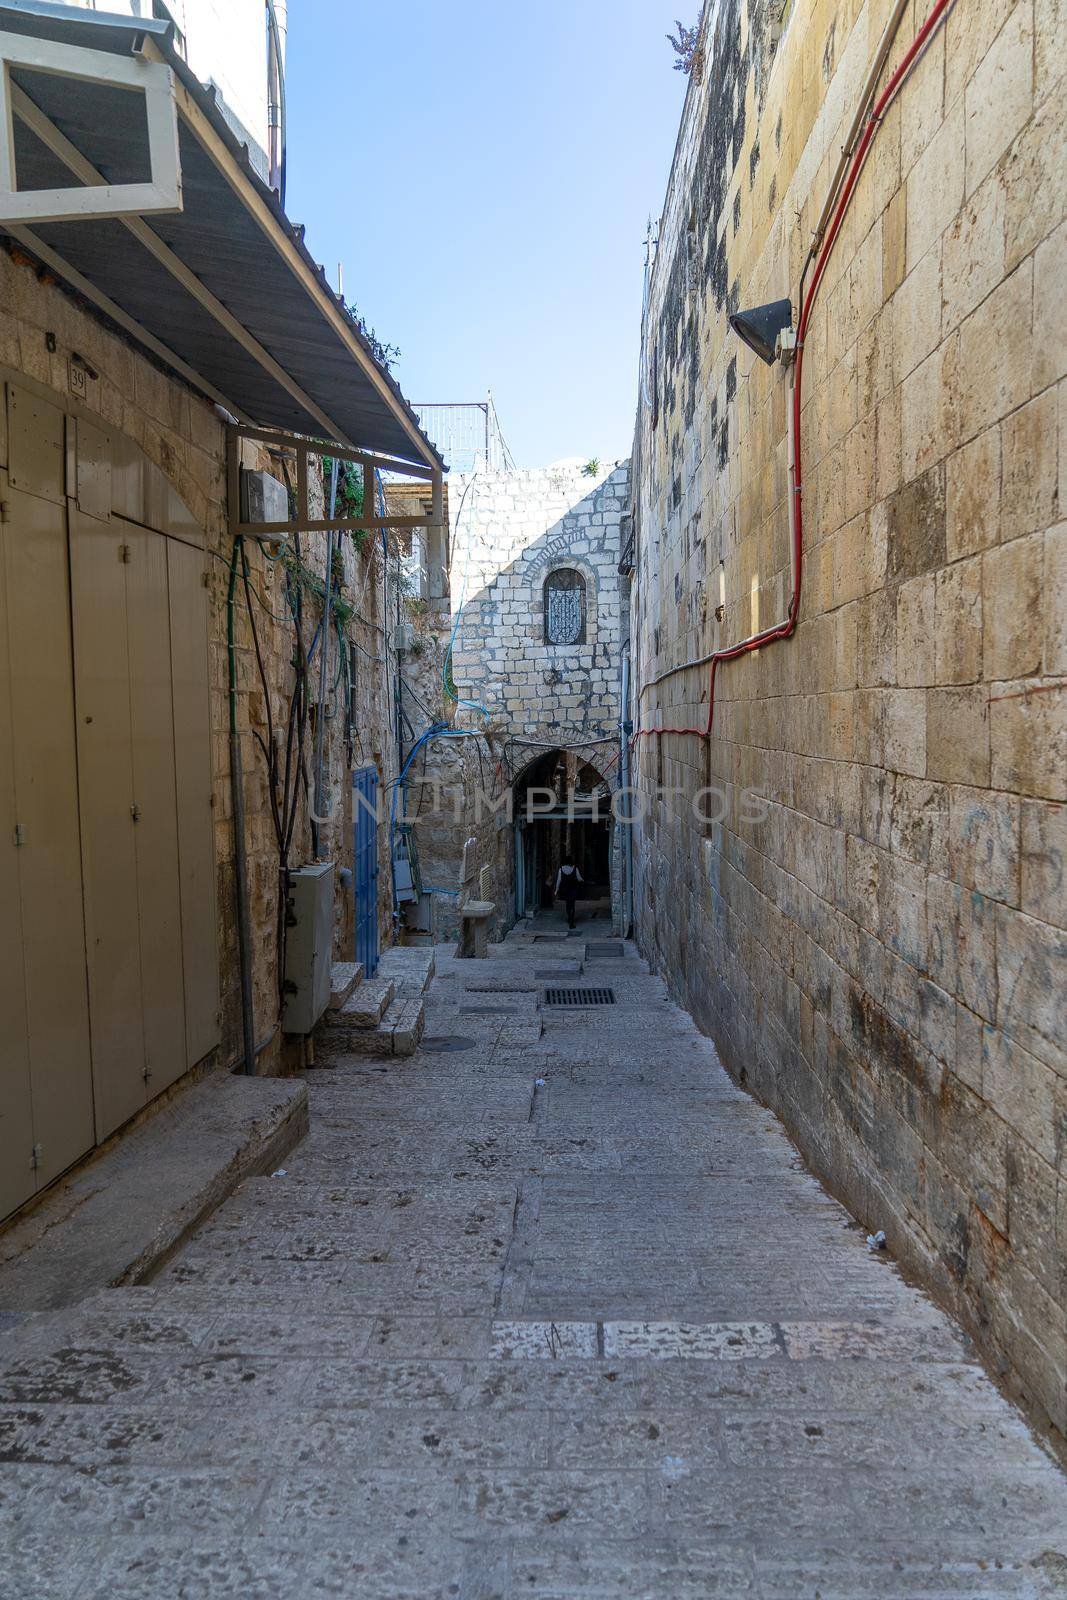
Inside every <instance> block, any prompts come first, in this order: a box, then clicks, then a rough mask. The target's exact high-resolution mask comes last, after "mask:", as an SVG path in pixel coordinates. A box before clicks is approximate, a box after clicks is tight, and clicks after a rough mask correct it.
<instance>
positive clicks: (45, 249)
mask: <svg viewBox="0 0 1067 1600" xmlns="http://www.w3.org/2000/svg"><path fill="white" fill-rule="evenodd" d="M7 232H8V233H9V234H10V235H11V237H12V238H13V239H17V240H18V241H19V243H20V244H23V245H25V246H26V249H27V250H32V251H33V253H34V255H35V256H39V257H40V259H41V260H42V261H43V262H44V263H45V265H46V266H49V267H51V268H52V271H53V272H55V273H56V274H57V275H58V276H59V277H61V278H66V280H67V282H68V283H70V284H72V285H73V287H74V288H75V289H77V290H78V292H79V294H83V295H84V296H85V298H86V299H87V300H91V301H92V302H93V304H94V305H97V306H99V307H100V310H101V311H105V312H106V313H107V315H108V316H109V317H110V318H111V320H112V322H116V323H118V325H119V327H120V328H125V330H126V332H127V333H128V334H131V335H132V337H133V338H134V339H137V340H138V341H139V342H140V343H141V344H143V345H144V346H145V347H146V348H147V349H149V350H151V351H152V353H153V354H154V355H157V356H158V357H159V359H160V360H161V361H165V362H166V363H167V365H168V366H169V367H173V368H174V370H175V372H180V373H181V375H182V377H183V378H186V379H188V381H189V382H190V383H191V384H192V385H193V387H194V389H199V390H200V392H201V393H202V394H206V395H207V396H208V398H209V399H211V400H214V401H215V402H216V404H218V405H220V406H222V408H223V410H224V411H228V412H229V413H230V415H231V416H232V417H236V418H237V419H238V421H239V422H247V421H248V418H247V417H246V416H245V414H244V412H243V411H242V410H241V408H240V406H238V405H235V404H234V402H233V401H232V400H231V399H229V398H228V396H226V395H224V394H223V393H222V390H221V389H216V387H215V385H214V384H213V383H211V382H209V380H208V379H207V378H205V377H204V376H203V374H202V373H200V372H197V370H196V368H195V367H191V366H190V365H189V363H188V362H187V361H183V360H182V358H181V356H179V355H177V354H176V353H175V352H174V351H173V350H171V349H170V348H169V346H168V345H165V344H164V343H163V341H162V339H157V338H156V336H155V334H154V333H149V331H148V329H147V328H145V327H142V326H141V324H140V323H139V322H138V321H136V319H135V318H133V317H131V316H129V315H128V314H127V312H125V311H123V309H122V307H121V306H118V305H116V304H115V302H114V300H111V299H109V298H108V296H107V295H106V294H105V293H104V292H103V290H102V289H98V288H97V287H96V284H95V283H91V282H90V281H89V279H88V278H84V277H83V276H82V274H81V273H80V272H79V271H78V269H77V268H76V267H72V266H71V264H70V262H69V261H67V260H66V259H65V258H64V257H63V256H61V255H60V254H59V253H58V251H55V250H53V249H52V248H51V246H49V245H47V244H45V242H44V240H43V239H39V238H38V237H37V235H36V234H35V233H34V231H33V229H32V228H19V227H16V226H15V225H14V224H13V223H9V224H8V225H7Z"/></svg>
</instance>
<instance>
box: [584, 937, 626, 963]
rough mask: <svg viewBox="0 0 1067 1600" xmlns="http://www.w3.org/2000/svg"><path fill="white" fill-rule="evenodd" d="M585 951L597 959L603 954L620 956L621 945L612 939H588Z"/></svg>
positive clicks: (601, 957) (603, 955)
mask: <svg viewBox="0 0 1067 1600" xmlns="http://www.w3.org/2000/svg"><path fill="white" fill-rule="evenodd" d="M585 953H586V955H587V956H593V957H595V958H596V959H597V960H598V961H599V960H602V959H603V958H604V957H605V956H621V955H622V945H621V944H616V943H615V942H614V940H612V939H590V941H589V943H588V944H587V945H586V947H585Z"/></svg>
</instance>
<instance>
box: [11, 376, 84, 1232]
mask: <svg viewBox="0 0 1067 1600" xmlns="http://www.w3.org/2000/svg"><path fill="white" fill-rule="evenodd" d="M8 420H9V434H10V445H9V448H10V455H9V477H8V479H7V481H6V483H5V482H3V481H2V480H0V492H2V498H3V501H4V504H5V508H6V510H5V516H6V521H5V522H4V524H3V526H2V527H0V584H2V587H3V591H4V599H3V602H2V603H0V612H2V615H3V621H2V622H0V634H3V635H5V637H4V638H2V639H0V652H2V655H3V664H2V666H0V751H4V747H5V746H6V751H4V753H6V755H7V759H6V760H3V755H2V754H0V760H3V766H4V771H3V774H2V776H0V786H2V787H0V811H2V812H3V813H4V816H5V821H7V822H10V827H9V828H8V827H5V831H4V837H3V841H2V848H3V851H4V858H5V861H4V869H3V872H2V874H0V877H2V881H3V899H4V905H3V907H2V908H0V928H2V930H3V932H2V940H3V954H4V968H5V970H4V974H3V978H2V980H0V983H2V987H3V989H4V993H5V997H6V998H8V999H10V1003H11V1009H10V1011H9V1010H8V1009H7V1007H6V1005H5V1010H4V1041H3V1050H2V1055H0V1063H2V1065H0V1090H2V1092H0V1103H2V1106H3V1110H2V1112H0V1170H2V1172H3V1176H2V1179H0V1214H2V1213H3V1212H6V1211H9V1210H11V1209H12V1208H13V1207H14V1206H16V1205H18V1204H20V1203H21V1201H23V1200H25V1199H27V1198H28V1197H29V1196H30V1195H31V1194H32V1193H33V1192H34V1190H35V1189H36V1188H39V1187H41V1186H42V1185H43V1184H45V1183H49V1182H51V1180H52V1179H53V1178H55V1177H57V1176H58V1175H59V1174H60V1173H61V1172H63V1171H65V1169H66V1168H67V1167H69V1166H70V1165H71V1163H72V1162H74V1161H76V1160H77V1158H78V1157H79V1156H80V1155H82V1154H84V1152H85V1151H86V1150H88V1149H90V1148H91V1147H92V1144H93V1137H94V1126H93V1095H92V1076H91V1070H90V1057H89V1025H88V1008H87V998H86V981H85V937H84V926H83V921H82V906H81V866H80V859H79V843H78V798H77V775H76V764H75V738H74V698H73V683H72V666H71V642H70V604H69V591H68V585H67V533H66V513H65V509H64V417H63V413H62V412H61V411H59V410H58V409H57V408H55V407H52V406H49V405H47V404H46V403H45V402H43V401H33V400H31V399H30V397H28V396H25V395H23V394H22V393H21V392H19V393H18V394H17V395H16V394H15V393H13V392H11V391H9V394H8ZM18 485H24V487H22V488H20V487H19V486H18ZM16 830H17V831H16ZM9 958H10V959H9ZM19 991H21V993H20V992H19ZM27 1089H28V1094H29V1104H28V1106H27ZM27 1111H28V1112H29V1122H27ZM28 1134H30V1137H29V1138H28V1137H27V1135H28Z"/></svg>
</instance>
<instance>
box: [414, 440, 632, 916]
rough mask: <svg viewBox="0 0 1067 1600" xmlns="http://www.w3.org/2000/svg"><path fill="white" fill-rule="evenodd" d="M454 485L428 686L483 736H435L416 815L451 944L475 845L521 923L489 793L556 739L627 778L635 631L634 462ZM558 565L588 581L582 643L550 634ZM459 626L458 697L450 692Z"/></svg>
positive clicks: (431, 626)
mask: <svg viewBox="0 0 1067 1600" xmlns="http://www.w3.org/2000/svg"><path fill="white" fill-rule="evenodd" d="M448 487H449V494H448V508H449V531H450V540H449V549H450V593H451V605H450V607H449V606H448V604H447V603H446V604H445V606H444V607H443V608H439V607H435V605H434V603H433V602H431V606H430V616H429V618H428V623H427V627H428V638H432V649H433V656H432V663H433V664H432V670H431V672H430V677H429V680H428V682H427V685H426V687H425V690H424V693H425V695H426V696H432V697H433V699H432V704H433V707H434V712H435V715H439V716H440V717H441V718H442V719H445V718H447V719H448V720H449V721H451V722H454V724H455V726H456V728H457V729H461V730H466V731H469V732H477V733H478V734H479V737H478V739H476V740H475V739H465V740H462V741H461V740H452V739H440V740H435V741H433V742H432V743H431V744H430V745H429V746H428V748H427V751H426V758H425V765H424V767H421V766H420V772H421V771H424V773H425V777H426V780H427V784H428V786H431V785H432V786H433V793H434V796H435V799H436V803H437V807H438V809H437V813H436V816H434V817H433V818H432V819H431V818H430V817H429V816H427V815H425V814H424V815H423V816H422V817H420V820H419V826H418V833H417V837H418V841H419V849H420V859H421V860H422V862H423V868H424V873H423V875H424V877H425V878H426V880H427V882H431V883H434V884H436V885H437V886H438V887H439V888H440V889H442V890H444V891H447V892H444V893H441V894H439V895H438V897H437V905H436V925H437V929H438V935H439V937H441V938H443V939H447V938H451V937H454V936H455V933H456V929H457V911H458V897H457V896H456V894H455V893H454V892H452V891H454V890H456V889H457V888H458V887H459V883H460V871H461V864H462V858H463V846H464V843H465V842H466V841H467V840H473V841H475V843H474V844H473V845H472V847H471V850H470V852H469V854H470V858H471V860H472V861H474V862H476V863H477V865H479V866H487V867H489V868H490V869H491V873H492V895H493V899H494V901H495V903H496V905H497V919H496V929H495V932H496V934H497V935H498V936H500V935H502V934H503V932H504V931H505V930H506V929H507V928H508V927H509V926H510V924H511V923H512V922H513V921H514V919H515V915H516V908H515V872H514V868H515V860H514V832H513V830H512V828H511V827H510V826H509V825H508V823H507V819H506V813H505V811H503V810H499V811H497V812H494V810H493V807H492V800H493V799H494V798H495V797H496V796H498V795H500V794H501V793H502V791H503V790H504V789H505V788H506V787H507V786H508V785H510V784H511V783H512V782H513V781H514V780H515V779H520V780H521V776H522V772H523V769H524V768H526V767H528V766H529V765H530V763H531V762H532V761H533V760H535V759H536V758H537V757H538V756H540V755H543V754H544V753H545V752H546V751H547V750H549V749H551V748H552V747H553V746H556V745H559V746H565V747H573V746H578V745H580V746H581V748H580V749H579V750H578V751H577V755H578V756H580V757H581V759H582V760H587V761H589V762H590V763H592V764H593V765H594V766H596V767H597V770H598V771H606V772H607V775H608V777H609V779H610V780H611V781H612V782H613V784H614V783H617V772H618V763H617V760H616V759H615V758H616V756H617V752H618V723H619V672H620V648H621V637H622V630H623V627H624V625H625V619H624V614H623V607H622V604H621V600H620V579H619V573H618V565H619V551H620V536H619V524H620V519H621V518H622V516H623V515H624V513H625V510H626V506H627V504H628V498H629V469H628V464H627V463H625V462H623V463H621V464H617V465H614V466H612V467H609V468H605V469H603V470H601V471H599V472H598V473H597V474H595V475H593V476H592V477H588V476H586V475H585V474H584V473H583V472H582V469H581V464H580V463H577V462H576V463H569V462H568V463H565V464H560V465H557V466H552V467H545V468H538V469H523V470H520V471H514V472H501V473H489V474H485V473H478V474H475V475H472V476H469V477H465V476H460V477H457V478H452V479H450V481H449V486H448ZM560 568H572V569H577V570H578V571H579V572H580V573H581V574H582V577H583V578H584V580H585V585H586V632H585V642H584V643H581V644H574V645H549V644H547V643H546V642H545V623H544V601H543V592H544V584H545V579H546V578H547V577H548V576H549V574H550V573H552V572H554V571H556V570H558V569H560ZM453 629H454V630H455V637H454V642H453V644H452V652H451V677H452V687H453V688H454V692H455V695H456V696H458V702H457V700H455V699H453V698H452V697H451V694H447V695H446V694H443V693H442V691H443V688H444V664H445V659H446V657H447V655H448V647H449V642H450V640H451V639H452V634H453ZM426 659H427V660H428V659H430V658H429V657H427V658H426ZM428 703H430V702H429V701H428ZM413 792H414V791H413ZM429 803H430V801H429V798H428V799H427V804H429ZM616 877H618V872H617V871H616Z"/></svg>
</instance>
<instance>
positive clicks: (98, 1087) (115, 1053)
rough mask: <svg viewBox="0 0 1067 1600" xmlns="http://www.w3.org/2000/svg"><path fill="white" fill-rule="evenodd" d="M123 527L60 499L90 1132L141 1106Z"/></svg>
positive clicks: (109, 1128)
mask: <svg viewBox="0 0 1067 1600" xmlns="http://www.w3.org/2000/svg"><path fill="white" fill-rule="evenodd" d="M129 536H130V529H129V527H128V526H126V525H125V524H123V523H121V522H119V521H118V520H117V519H116V520H114V521H111V522H102V521H99V520H98V519H97V518H95V517H90V516H87V515H86V514H85V513H84V512H83V511H81V510H79V508H78V507H77V506H76V505H75V504H74V502H73V501H72V502H71V505H70V572H71V593H72V603H73V613H74V682H75V693H76V700H77V715H78V792H79V797H80V807H81V838H82V862H83V869H84V887H85V926H86V932H87V935H88V946H89V1007H90V1016H91V1019H92V1040H93V1080H94V1084H95V1091H96V1115H97V1137H98V1138H99V1139H103V1138H105V1137H106V1135H107V1134H109V1133H111V1132H113V1130H114V1129H115V1128H117V1127H119V1126H120V1125H121V1124H122V1123H123V1122H125V1121H127V1119H128V1118H130V1117H132V1116H133V1114H134V1113H135V1112H136V1111H139V1110H140V1108H141V1107H142V1106H143V1105H144V1102H145V1094H146V1088H145V1085H146V1079H145V1072H146V1052H145V1037H144V1023H143V1017H142V1004H141V941H140V908H139V903H138V893H137V844H136V840H135V838H134V830H135V829H136V827H137V822H136V810H135V808H136V797H135V794H134V787H133V743H132V737H131V727H130V656H129V645H128V640H127V631H126V557H127V555H128V553H129Z"/></svg>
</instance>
